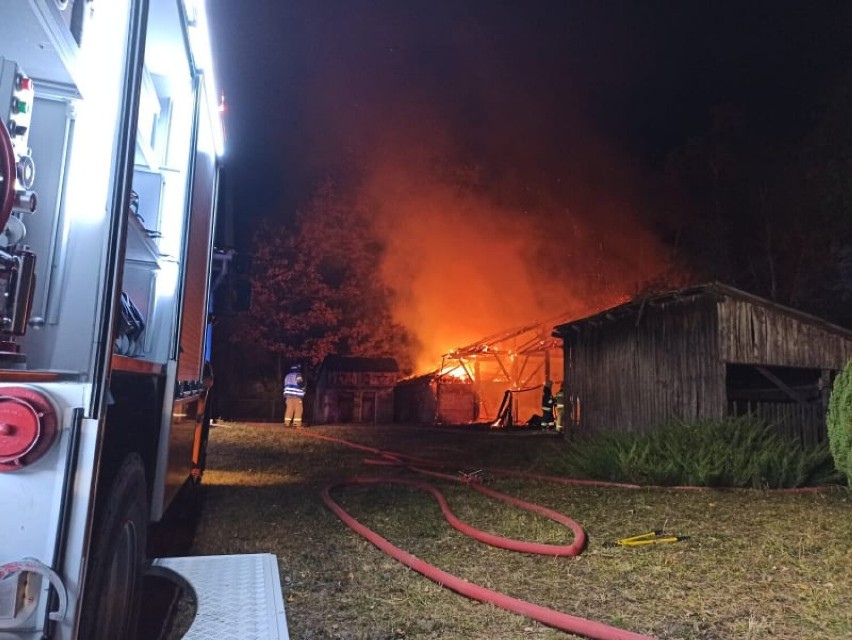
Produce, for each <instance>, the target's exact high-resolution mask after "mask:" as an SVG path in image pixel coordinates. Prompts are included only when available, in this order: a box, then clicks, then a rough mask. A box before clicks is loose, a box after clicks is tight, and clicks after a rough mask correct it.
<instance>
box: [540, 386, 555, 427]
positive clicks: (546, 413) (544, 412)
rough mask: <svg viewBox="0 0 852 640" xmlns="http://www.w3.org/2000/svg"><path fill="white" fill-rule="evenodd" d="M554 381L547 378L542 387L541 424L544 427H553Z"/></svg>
mask: <svg viewBox="0 0 852 640" xmlns="http://www.w3.org/2000/svg"><path fill="white" fill-rule="evenodd" d="M554 404H555V403H554V400H553V381H552V380H547V381H545V383H544V387H542V389H541V426H542V428H543V429H553V427H554V426H555V422H554V420H553V405H554Z"/></svg>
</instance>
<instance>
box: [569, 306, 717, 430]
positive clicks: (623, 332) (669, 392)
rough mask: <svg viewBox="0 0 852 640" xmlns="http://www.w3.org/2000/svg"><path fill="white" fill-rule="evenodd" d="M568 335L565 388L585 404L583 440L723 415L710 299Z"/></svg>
mask: <svg viewBox="0 0 852 640" xmlns="http://www.w3.org/2000/svg"><path fill="white" fill-rule="evenodd" d="M564 336H565V342H566V349H567V350H568V351H569V353H568V354H567V356H568V357H566V358H565V362H566V365H565V380H566V387H567V389H568V393H569V397H576V398H578V399H579V404H580V419H579V425H577V427H576V428H578V429H579V431H580V434H583V433H595V432H601V431H610V432H613V431H614V432H636V431H645V430H647V429H649V428H652V427H653V426H656V425H658V424H659V423H661V422H664V421H665V420H669V419H672V418H681V419H687V420H688V419H693V418H697V417H713V418H717V417H721V416H722V415H723V414H724V412H725V369H724V363H723V362H722V361H721V359H720V358H719V344H718V332H717V329H716V313H715V301H714V300H713V299H712V298H701V299H698V300H695V299H693V300H692V301H690V302H689V303H688V304H687V303H685V302H684V301H674V302H671V303H669V304H664V305H659V306H652V305H648V307H647V308H645V309H643V310H642V312H641V313H639V314H634V315H628V316H626V317H623V318H620V319H616V320H612V321H602V322H601V323H599V324H597V325H596V326H595V325H592V324H588V323H584V324H582V325H580V326H577V328H568V329H567V330H566V332H565V334H564Z"/></svg>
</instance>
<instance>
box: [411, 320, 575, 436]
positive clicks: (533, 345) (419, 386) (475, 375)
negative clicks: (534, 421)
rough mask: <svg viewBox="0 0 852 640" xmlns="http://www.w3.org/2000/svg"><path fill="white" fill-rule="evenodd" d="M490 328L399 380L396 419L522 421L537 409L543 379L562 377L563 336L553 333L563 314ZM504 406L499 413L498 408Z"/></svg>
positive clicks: (499, 424) (413, 420)
mask: <svg viewBox="0 0 852 640" xmlns="http://www.w3.org/2000/svg"><path fill="white" fill-rule="evenodd" d="M564 319H565V316H561V317H560V318H557V319H555V320H549V321H546V322H539V323H535V324H530V325H526V326H523V327H518V328H515V329H512V330H508V331H505V332H502V333H498V334H494V335H491V336H488V337H486V338H483V339H482V340H479V341H478V342H475V343H473V344H470V345H468V346H466V347H461V348H458V349H455V350H453V351H451V352H449V353H446V354H444V356H443V358H442V362H441V367H440V368H439V369H437V370H435V371H433V372H431V373H429V374H425V375H421V376H416V377H413V378H409V379H407V380H403V381H401V382H400V383H399V384H397V386H396V389H395V400H394V407H395V409H394V411H395V420H396V421H397V422H413V423H420V424H433V423H440V424H471V423H477V422H483V423H489V424H492V425H494V426H501V427H502V426H509V425H522V424H525V423H526V422H527V421H528V420H529V419H530V418H531V417H532V416H534V415H536V414H539V413H540V412H541V388H542V385H543V384H544V382H545V381H546V380H554V376H556V378H555V380H556V382H557V386H558V384H559V383H560V382H561V379H562V369H563V367H562V341H561V340H560V339H559V338H558V337H554V336H552V335H550V334H551V328H552V327H553V325H554V324H555V323H556V322H558V321H560V320H564ZM501 408H504V409H505V410H504V411H503V412H502V413H500V409H501Z"/></svg>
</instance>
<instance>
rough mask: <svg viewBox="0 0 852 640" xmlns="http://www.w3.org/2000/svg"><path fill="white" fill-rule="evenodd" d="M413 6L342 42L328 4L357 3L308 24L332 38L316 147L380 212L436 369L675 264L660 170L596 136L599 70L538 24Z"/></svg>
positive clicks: (319, 69)
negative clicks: (567, 54)
mask: <svg viewBox="0 0 852 640" xmlns="http://www.w3.org/2000/svg"><path fill="white" fill-rule="evenodd" d="M404 4H405V3H391V4H389V5H388V6H387V7H384V10H383V12H382V13H381V15H375V14H367V15H349V16H347V20H349V22H347V29H340V30H335V39H334V40H331V41H329V40H324V39H323V37H322V33H323V32H324V31H325V30H326V28H327V25H328V23H326V22H323V20H329V21H332V22H333V21H335V20H337V21H339V20H340V16H339V15H337V14H334V15H332V14H329V15H327V16H321V15H317V16H314V17H315V18H316V21H313V20H312V21H310V22H309V23H308V24H307V25H306V26H307V27H308V32H307V35H306V37H307V41H309V42H321V43H325V44H323V46H321V47H319V48H318V49H317V50H316V51H315V52H314V53H315V54H316V55H315V58H314V59H313V61H312V63H311V64H312V67H311V68H312V69H313V73H312V75H311V77H310V78H309V79H308V80H306V84H305V86H304V92H303V100H304V108H303V111H302V113H303V114H304V125H305V126H304V133H303V138H302V140H303V142H304V145H303V151H304V154H303V156H302V160H303V162H304V163H305V165H306V166H307V167H309V168H310V170H311V171H313V172H314V174H315V175H316V176H317V177H319V176H322V177H325V176H327V175H329V174H332V175H333V176H334V177H335V178H336V179H337V182H338V184H340V185H343V186H344V188H345V190H346V191H347V198H349V199H352V198H354V199H355V200H356V201H357V202H358V203H359V208H362V209H363V210H366V211H369V212H370V214H371V216H372V224H373V226H374V229H375V231H376V233H377V234H378V235H379V237H380V239H381V241H382V243H383V245H384V247H385V252H384V257H383V261H382V264H381V273H382V277H383V279H384V280H385V283H386V284H387V285H388V286H389V287H390V288H391V290H392V291H393V293H394V299H395V308H394V314H395V317H396V319H397V320H398V321H399V322H400V323H401V324H403V325H404V326H405V327H406V328H407V329H408V330H409V331H411V332H412V334H414V335H415V336H416V338H417V339H418V341H419V342H420V343H421V344H422V346H423V352H422V353H421V354H420V355H419V357H418V359H417V361H418V365H419V368H420V369H421V370H425V369H428V368H432V367H434V366H435V365H436V364H437V363H438V362H440V356H441V354H442V353H445V352H447V351H449V350H450V349H452V348H455V347H458V346H463V345H465V344H469V343H471V342H474V341H476V340H478V339H480V338H481V337H483V336H485V335H488V334H490V333H494V332H497V331H501V330H504V329H509V328H512V327H515V326H518V325H523V324H528V323H530V322H535V321H538V320H542V319H545V318H549V317H553V316H555V315H558V314H563V313H570V314H575V315H577V316H580V315H583V314H586V313H592V312H594V311H596V310H599V309H601V308H604V307H606V306H609V305H612V304H617V303H618V302H619V301H621V300H624V299H625V298H626V297H628V296H630V295H631V294H633V293H635V292H636V290H637V289H638V287H640V286H641V285H642V283H643V282H645V281H647V280H649V279H652V278H655V277H657V276H659V274H660V273H662V272H663V271H664V270H665V269H666V268H667V267H668V263H667V258H666V252H665V251H664V249H663V248H662V245H661V244H660V243H659V242H658V241H657V239H656V238H655V236H654V234H653V232H652V231H651V229H652V227H653V225H654V224H655V222H656V216H655V215H654V213H653V212H654V206H655V200H656V196H655V189H656V184H655V178H653V177H652V176H649V175H646V174H644V173H643V172H642V171H640V170H639V169H638V168H637V167H636V166H634V165H633V164H632V162H631V161H630V160H629V159H628V158H625V157H624V155H623V154H622V153H620V152H619V150H618V145H617V144H614V143H613V142H612V141H609V140H606V139H604V138H603V137H602V136H600V135H598V134H596V131H595V130H596V128H595V125H594V118H593V117H592V116H591V115H590V114H588V113H584V105H585V104H586V103H585V102H584V100H583V93H582V91H583V87H584V85H583V83H582V82H581V81H580V80H581V79H583V78H585V79H586V80H588V77H589V74H588V71H587V70H586V71H585V72H584V73H582V74H580V73H577V74H575V75H576V77H575V75H572V71H571V69H572V67H571V64H570V61H569V63H566V62H565V61H564V60H561V61H560V60H557V59H555V58H554V56H553V55H551V52H549V51H548V50H547V49H546V45H543V44H541V43H540V42H538V41H537V40H536V39H535V35H534V34H535V29H532V28H529V27H524V26H523V25H521V26H518V25H512V24H510V23H509V22H506V23H505V24H502V28H503V31H499V30H498V31H496V32H495V31H494V30H492V29H491V28H490V27H489V25H487V24H483V23H482V21H480V20H478V19H476V18H475V17H471V16H468V17H467V18H465V16H463V15H460V16H458V20H445V21H442V22H441V23H440V25H438V24H436V23H435V20H436V19H437V18H435V17H434V16H431V15H428V14H427V13H420V14H416V13H414V12H413V11H409V10H408V9H406V7H407V6H408V5H405V6H403V5H404ZM489 6H492V5H491V4H489ZM459 10H461V9H459ZM493 19H494V20H500V19H501V17H500V16H499V15H498V16H496V17H494V18H493ZM492 26H493V25H492ZM566 28H567V27H566ZM495 33H497V34H498V35H495ZM585 86H586V87H587V86H588V85H585Z"/></svg>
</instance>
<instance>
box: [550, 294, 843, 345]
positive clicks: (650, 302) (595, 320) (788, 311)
mask: <svg viewBox="0 0 852 640" xmlns="http://www.w3.org/2000/svg"><path fill="white" fill-rule="evenodd" d="M705 296H716V297H722V298H735V299H738V300H743V301H745V302H749V303H751V304H753V305H756V306H760V307H765V308H768V309H771V310H772V311H774V312H776V313H779V314H783V315H787V316H791V317H793V318H796V319H797V320H799V321H800V322H805V323H807V324H811V325H814V326H817V327H820V328H821V329H823V330H825V331H828V332H831V333H834V334H837V335H840V336H842V337H844V338H849V339H852V331H850V330H849V329H845V328H843V327H841V326H839V325H836V324H833V323H831V322H828V321H827V320H824V319H822V318H819V317H817V316H814V315H811V314H809V313H805V312H804V311H798V310H796V309H793V308H791V307H785V306H784V305H781V304H778V303H776V302H772V301H771V300H767V299H766V298H761V297H760V296H756V295H754V294H751V293H747V292H746V291H742V290H741V289H737V288H736V287H732V286H729V285H726V284H722V283H721V282H708V283H705V284H699V285H694V286H690V287H684V288H682V289H674V290H671V291H665V292H662V293H652V294H649V295H645V296H639V297H636V298H634V299H633V300H631V301H629V302H625V303H624V304H621V305H618V306H616V307H612V308H610V309H606V310H604V311H601V312H599V313H596V314H593V315H591V316H586V317H585V318H578V319H577V320H572V321H570V322H566V323H564V324H560V325H557V326H556V327H555V328H554V333H553V335H555V336H560V337H561V336H564V335H565V334H566V333H567V332H568V330H569V329H572V328H578V329H579V328H580V327H582V326H584V325H590V324H591V325H596V324H606V323H608V322H612V321H615V320H619V319H622V318H625V317H630V316H636V318H637V322H638V321H639V318H641V316H642V313H643V312H644V310H645V308H646V307H648V306H651V307H661V306H666V305H668V304H677V303H686V304H688V303H690V302H692V301H694V300H695V299H697V298H700V297H705Z"/></svg>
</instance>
